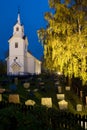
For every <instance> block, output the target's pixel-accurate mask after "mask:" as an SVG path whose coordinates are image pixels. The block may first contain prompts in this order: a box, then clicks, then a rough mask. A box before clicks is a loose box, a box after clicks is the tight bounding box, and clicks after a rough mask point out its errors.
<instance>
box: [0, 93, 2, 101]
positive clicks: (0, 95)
mask: <svg viewBox="0 0 87 130" xmlns="http://www.w3.org/2000/svg"><path fill="white" fill-rule="evenodd" d="M1 101H2V94H0V102H1Z"/></svg>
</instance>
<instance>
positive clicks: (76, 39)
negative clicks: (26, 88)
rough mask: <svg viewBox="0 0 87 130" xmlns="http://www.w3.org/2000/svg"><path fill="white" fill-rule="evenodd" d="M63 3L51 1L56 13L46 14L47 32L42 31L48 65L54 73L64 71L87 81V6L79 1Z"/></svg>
mask: <svg viewBox="0 0 87 130" xmlns="http://www.w3.org/2000/svg"><path fill="white" fill-rule="evenodd" d="M70 2H71V1H67V0H66V1H65V2H64V4H61V2H60V0H49V6H50V7H51V8H54V10H55V13H54V14H52V13H49V12H47V13H45V16H44V17H45V19H46V20H47V22H48V25H47V28H46V29H43V28H42V29H40V30H38V37H39V40H40V41H41V42H42V43H43V45H44V66H45V67H46V68H47V69H49V70H50V71H56V72H61V73H63V74H64V75H65V76H68V77H69V78H71V77H72V76H73V75H74V77H79V78H80V79H81V80H82V81H83V84H85V83H86V82H87V16H86V11H87V6H86V5H87V4H86V5H85V3H87V2H86V0H84V1H83V0H76V1H75V4H74V5H73V6H71V7H70V8H69V7H68V5H69V4H70Z"/></svg>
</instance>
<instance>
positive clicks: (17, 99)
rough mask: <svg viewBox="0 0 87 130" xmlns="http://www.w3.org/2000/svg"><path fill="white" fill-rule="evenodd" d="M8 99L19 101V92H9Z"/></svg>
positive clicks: (11, 101)
mask: <svg viewBox="0 0 87 130" xmlns="http://www.w3.org/2000/svg"><path fill="white" fill-rule="evenodd" d="M8 100H9V103H20V98H19V94H10V95H9V99H8Z"/></svg>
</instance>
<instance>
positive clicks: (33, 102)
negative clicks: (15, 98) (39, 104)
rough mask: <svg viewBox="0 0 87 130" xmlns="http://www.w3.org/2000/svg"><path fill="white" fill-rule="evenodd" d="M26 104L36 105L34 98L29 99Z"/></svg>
mask: <svg viewBox="0 0 87 130" xmlns="http://www.w3.org/2000/svg"><path fill="white" fill-rule="evenodd" d="M25 105H26V106H34V105H35V101H33V100H27V101H25Z"/></svg>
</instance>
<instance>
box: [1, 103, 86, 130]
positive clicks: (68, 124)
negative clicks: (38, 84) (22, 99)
mask: <svg viewBox="0 0 87 130" xmlns="http://www.w3.org/2000/svg"><path fill="white" fill-rule="evenodd" d="M10 106H13V108H15V109H17V110H19V111H20V112H22V113H24V114H28V113H29V112H31V110H32V111H33V110H35V109H36V108H34V106H26V105H25V104H14V103H9V102H0V110H1V109H3V108H8V107H10ZM42 110H43V109H42ZM46 110H47V118H48V120H50V125H51V128H52V130H57V129H59V128H64V129H66V130H67V129H73V128H74V127H75V129H73V130H81V129H82V130H87V115H83V116H81V115H80V114H73V113H71V112H67V111H58V110H54V109H53V108H50V109H47V108H46ZM40 111H41V110H40Z"/></svg>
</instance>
